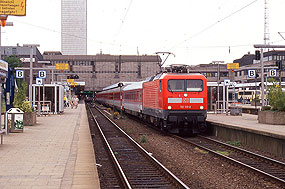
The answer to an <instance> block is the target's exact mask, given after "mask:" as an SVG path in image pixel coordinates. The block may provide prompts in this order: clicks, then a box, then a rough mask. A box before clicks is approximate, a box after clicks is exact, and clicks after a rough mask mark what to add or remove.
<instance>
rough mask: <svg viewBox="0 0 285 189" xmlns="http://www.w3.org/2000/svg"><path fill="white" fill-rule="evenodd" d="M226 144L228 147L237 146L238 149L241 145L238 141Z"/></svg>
mask: <svg viewBox="0 0 285 189" xmlns="http://www.w3.org/2000/svg"><path fill="white" fill-rule="evenodd" d="M226 143H227V144H229V145H232V146H238V147H239V146H240V145H241V144H240V141H227V142H226Z"/></svg>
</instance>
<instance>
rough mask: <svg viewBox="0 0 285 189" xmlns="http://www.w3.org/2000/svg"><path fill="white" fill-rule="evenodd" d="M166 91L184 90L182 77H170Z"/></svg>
mask: <svg viewBox="0 0 285 189" xmlns="http://www.w3.org/2000/svg"><path fill="white" fill-rule="evenodd" d="M168 91H170V92H184V91H185V80H182V79H171V80H169V81H168Z"/></svg>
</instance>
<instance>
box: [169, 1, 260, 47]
mask: <svg viewBox="0 0 285 189" xmlns="http://www.w3.org/2000/svg"><path fill="white" fill-rule="evenodd" d="M257 1H258V0H254V1H252V2H251V3H249V4H247V5H245V6H243V7H242V8H240V9H238V10H236V11H234V12H233V13H231V14H229V15H227V16H225V17H224V18H222V19H220V20H218V21H217V22H215V23H213V24H211V25H209V26H207V27H206V28H204V29H202V30H201V31H199V32H198V33H196V34H194V35H193V36H191V37H189V38H188V39H185V40H183V41H182V42H180V43H178V44H177V45H174V46H173V47H171V48H170V49H169V50H172V49H174V48H176V47H178V46H180V45H182V44H184V43H186V42H187V41H189V40H190V39H193V38H195V37H197V36H198V35H200V34H202V33H204V32H205V31H207V30H209V29H210V28H212V27H214V26H215V25H217V24H219V23H221V22H222V21H224V20H226V19H228V18H230V17H231V16H233V15H235V14H236V13H238V12H240V11H242V10H243V9H245V8H247V7H249V6H250V5H252V4H253V3H255V2H257Z"/></svg>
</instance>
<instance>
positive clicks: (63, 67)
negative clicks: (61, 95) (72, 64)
mask: <svg viewBox="0 0 285 189" xmlns="http://www.w3.org/2000/svg"><path fill="white" fill-rule="evenodd" d="M56 69H57V70H68V69H69V66H68V63H56Z"/></svg>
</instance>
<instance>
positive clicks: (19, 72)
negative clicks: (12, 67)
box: [16, 70, 25, 79]
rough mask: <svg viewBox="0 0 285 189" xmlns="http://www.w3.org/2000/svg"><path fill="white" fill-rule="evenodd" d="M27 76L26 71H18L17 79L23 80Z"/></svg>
mask: <svg viewBox="0 0 285 189" xmlns="http://www.w3.org/2000/svg"><path fill="white" fill-rule="evenodd" d="M24 76H25V72H24V70H16V78H18V79H23V78H24Z"/></svg>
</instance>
